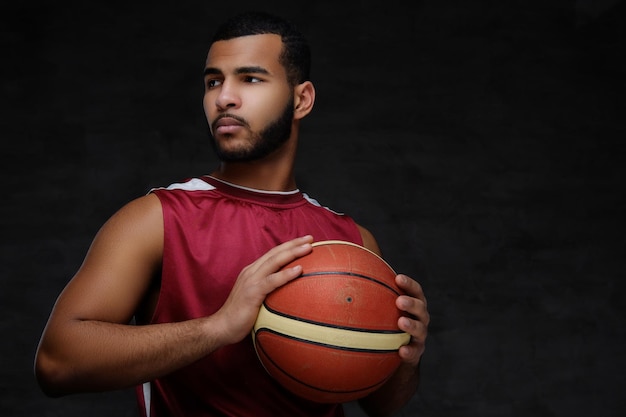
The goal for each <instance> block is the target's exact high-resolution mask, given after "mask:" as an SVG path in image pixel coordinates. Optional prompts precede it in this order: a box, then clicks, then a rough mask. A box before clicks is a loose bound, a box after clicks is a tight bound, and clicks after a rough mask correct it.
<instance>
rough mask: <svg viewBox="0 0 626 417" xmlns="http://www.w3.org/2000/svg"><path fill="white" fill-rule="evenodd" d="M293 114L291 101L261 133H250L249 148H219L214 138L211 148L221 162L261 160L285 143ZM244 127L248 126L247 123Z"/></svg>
mask: <svg viewBox="0 0 626 417" xmlns="http://www.w3.org/2000/svg"><path fill="white" fill-rule="evenodd" d="M293 113H294V109H293V99H291V100H289V103H287V106H285V108H284V110H283V112H282V114H281V115H280V116H279V117H278V118H277V119H276V120H274V121H273V122H271V123H270V124H269V125H267V126H266V127H265V128H264V129H263V130H262V131H261V132H258V133H256V132H251V133H250V137H249V146H246V147H239V148H238V149H225V148H224V147H222V146H220V144H219V142H218V141H217V140H216V139H215V137H214V136H213V137H212V140H211V146H212V147H213V150H214V151H215V154H216V155H217V157H218V158H219V160H220V161H223V162H249V161H256V160H259V159H262V158H264V157H266V156H268V155H269V154H271V153H272V152H274V151H275V150H276V149H278V148H280V147H281V146H282V145H283V144H284V143H285V142H287V140H288V139H289V136H290V135H291V122H292V121H293ZM244 122H245V121H244ZM246 126H248V124H247V123H246Z"/></svg>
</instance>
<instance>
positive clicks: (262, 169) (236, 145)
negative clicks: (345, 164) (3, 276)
mask: <svg viewBox="0 0 626 417" xmlns="http://www.w3.org/2000/svg"><path fill="white" fill-rule="evenodd" d="M281 46H282V44H281V40H280V37H279V36H277V35H271V34H264V35H254V36H246V37H241V38H235V39H232V40H227V41H218V42H216V43H214V44H213V45H212V46H211V49H210V51H209V53H208V56H207V61H206V75H205V95H204V100H203V106H204V111H205V115H206V118H207V121H208V123H209V126H210V129H211V133H212V135H213V139H214V146H215V147H216V149H218V150H219V151H221V152H225V153H227V154H246V153H248V152H249V151H250V149H255V148H257V147H258V146H257V145H258V144H259V142H260V141H263V140H264V138H263V136H262V135H261V134H260V132H263V131H265V130H267V128H268V126H269V125H271V124H272V123H273V122H275V121H277V120H280V117H281V115H282V116H284V115H285V108H286V106H287V105H291V106H293V115H292V117H291V123H290V129H289V128H288V129H287V130H286V132H287V133H288V134H287V136H286V137H285V138H284V141H282V142H280V141H279V142H280V143H278V144H276V145H275V146H274V147H273V148H272V150H271V151H269V152H266V153H265V154H264V155H263V156H262V157H260V158H257V159H254V160H245V161H244V160H236V159H234V160H228V161H226V160H224V161H222V162H221V163H220V164H219V166H218V167H217V169H216V170H215V171H214V172H213V173H212V174H211V175H213V176H215V177H217V178H220V179H222V180H225V181H228V182H231V183H236V184H239V185H242V186H245V187H251V188H256V189H260V190H269V191H289V190H293V189H295V188H297V187H296V181H295V178H294V161H295V155H296V149H297V141H298V129H299V124H300V121H301V120H302V119H303V118H304V117H305V116H306V115H308V114H309V113H310V111H311V110H312V108H313V104H314V102H315V88H314V87H313V84H312V83H311V82H309V81H306V82H304V83H302V84H299V85H296V86H295V87H292V86H290V85H289V84H288V83H287V78H286V73H285V70H284V68H283V67H282V66H281V65H280V64H279V61H278V56H279V52H280V50H281ZM283 131H284V129H283ZM358 227H359V230H360V231H361V235H362V236H363V242H364V246H365V247H367V248H369V249H371V250H373V251H374V252H376V253H378V254H380V249H379V247H378V244H377V243H376V240H375V239H374V237H373V236H372V234H371V233H370V232H369V231H368V230H366V229H365V228H363V227H361V226H358ZM312 242H313V238H312V237H311V236H303V237H299V238H296V239H293V240H291V241H288V242H285V243H283V244H281V245H278V246H276V247H274V248H273V249H271V250H269V251H268V252H267V253H266V254H264V255H263V256H261V257H260V258H259V259H257V260H256V261H255V262H254V263H252V264H250V265H248V266H247V267H246V268H244V269H243V270H242V271H241V273H240V274H239V276H238V278H237V280H236V282H235V284H234V286H233V289H232V291H231V293H230V295H229V297H228V299H227V300H226V302H225V303H224V305H223V306H222V307H221V308H220V309H219V310H218V311H217V312H216V313H215V314H213V315H211V316H208V317H202V318H197V319H193V320H188V321H184V322H178V323H166V324H150V325H141V326H135V325H129V322H130V321H131V319H132V318H133V317H134V316H135V317H137V319H138V321H139V322H140V324H141V323H142V322H144V321H146V319H147V318H149V317H150V316H151V313H152V311H153V308H154V302H155V300H156V298H157V297H158V291H159V288H158V280H157V277H158V274H159V272H160V265H161V259H162V254H163V217H162V210H161V205H160V202H159V200H158V198H157V197H156V196H154V195H152V194H149V195H146V196H143V197H140V198H138V199H136V200H133V201H131V202H130V203H128V204H127V205H125V206H124V207H122V208H121V209H120V210H119V211H118V212H117V213H115V214H114V215H113V216H112V217H111V218H110V219H109V220H108V221H107V222H106V223H105V224H104V225H103V226H102V228H101V229H100V231H99V232H98V233H97V235H96V236H95V238H94V240H93V242H92V245H91V247H90V249H89V251H88V253H87V255H86V257H85V260H84V262H83V264H82V265H81V267H80V268H79V270H78V271H77V272H76V274H75V275H74V277H73V278H72V279H71V280H70V282H69V283H68V285H67V286H66V288H65V289H64V290H63V291H62V293H61V294H60V296H59V298H58V300H57V302H56V304H55V306H54V308H53V310H52V313H51V315H50V318H49V321H48V324H47V326H46V328H45V330H44V332H43V335H42V338H41V341H40V344H39V347H38V350H37V354H36V358H35V374H36V377H37V380H38V382H39V384H40V386H41V388H42V390H43V391H44V392H45V393H46V394H47V395H50V396H62V395H66V394H70V393H77V392H87V391H103V390H114V389H122V388H126V387H131V386H135V385H137V384H141V383H143V382H146V381H149V380H152V379H154V378H158V377H160V376H163V375H166V374H168V373H170V372H172V371H174V370H177V369H179V368H181V367H184V366H186V365H189V364H191V363H193V362H195V361H197V360H198V359H200V358H202V357H204V356H206V355H207V354H209V353H211V352H213V351H214V350H216V349H218V348H220V347H221V346H225V345H228V344H232V343H236V342H239V341H241V340H242V339H244V338H245V337H247V336H248V335H249V334H250V331H251V329H252V326H253V324H254V321H255V319H256V316H257V313H258V311H259V308H260V306H261V304H262V302H263V300H264V298H265V296H266V295H267V294H269V293H270V292H271V291H273V290H274V289H276V288H278V287H279V286H281V285H283V284H285V283H287V282H288V281H290V280H292V279H294V278H296V277H297V276H298V275H299V274H300V272H301V268H300V267H299V266H296V267H294V268H292V269H288V270H283V271H280V268H282V267H283V266H284V265H286V264H288V263H290V262H292V261H293V260H294V259H297V258H298V257H301V256H303V255H306V254H307V253H309V252H310V251H311V243H312ZM396 282H397V284H398V285H399V286H400V288H402V289H403V290H404V291H405V292H406V295H402V296H399V297H398V298H397V300H396V305H397V306H398V308H400V309H401V310H403V311H405V312H406V313H407V316H408V317H403V318H401V319H399V321H398V327H399V328H400V329H401V330H403V331H405V332H407V333H409V334H410V335H411V341H410V343H409V344H408V345H406V346H403V347H401V348H400V350H399V355H400V357H401V358H402V361H403V362H402V365H401V366H400V368H399V369H398V371H397V372H396V373H395V374H394V375H393V376H392V378H391V379H390V380H389V381H388V382H387V383H386V384H385V385H384V386H383V387H382V388H381V389H379V390H378V391H376V392H374V393H373V394H371V395H370V396H368V397H366V398H364V399H362V400H361V401H360V403H361V405H362V407H363V409H364V410H365V411H366V412H367V413H368V415H370V416H383V415H390V414H392V413H393V412H395V411H396V410H398V409H399V408H400V407H402V406H403V405H404V404H406V402H407V401H408V400H409V399H410V398H411V396H412V395H413V394H414V392H415V390H416V389H417V385H418V382H419V375H418V364H419V361H420V358H421V356H422V353H423V352H424V344H425V340H426V336H427V328H428V323H429V314H428V311H427V306H426V298H425V296H424V293H423V291H422V288H421V286H420V285H419V283H417V282H416V281H414V280H413V279H410V278H409V277H407V276H405V275H398V276H397V277H396ZM157 358H158V360H157Z"/></svg>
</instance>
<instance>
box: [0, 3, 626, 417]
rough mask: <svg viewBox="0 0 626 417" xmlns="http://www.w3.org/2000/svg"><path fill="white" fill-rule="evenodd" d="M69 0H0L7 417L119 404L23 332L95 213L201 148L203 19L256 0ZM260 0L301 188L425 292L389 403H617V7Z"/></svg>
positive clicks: (1, 408) (101, 215)
mask: <svg viewBox="0 0 626 417" xmlns="http://www.w3.org/2000/svg"><path fill="white" fill-rule="evenodd" d="M73 3H74V4H72V2H64V3H63V4H59V3H52V2H51V3H49V4H43V3H42V4H41V5H37V4H34V3H32V2H31V3H28V4H21V5H20V4H18V3H17V2H14V4H13V5H2V6H0V8H1V9H0V24H1V25H0V27H1V28H2V35H1V38H0V42H1V45H2V51H3V52H2V62H3V64H2V66H1V70H0V71H2V72H1V73H0V74H1V78H0V86H1V87H0V88H1V95H0V106H1V107H0V110H1V116H0V136H1V137H2V144H1V145H0V146H1V151H2V153H1V160H0V162H1V166H0V173H1V177H0V180H1V184H2V186H3V190H4V192H3V200H2V203H1V206H0V210H1V212H0V226H1V230H2V232H1V237H0V239H1V240H0V244H1V245H2V246H1V251H0V274H1V275H0V284H1V285H0V308H2V313H3V314H2V316H1V318H0V331H1V332H2V334H4V337H2V338H1V341H0V364H1V366H0V375H1V377H0V415H3V416H34V415H37V416H83V415H90V416H92V417H97V416H112V415H115V416H133V415H135V411H134V403H133V399H132V396H131V395H130V393H129V392H120V393H103V394H93V395H92V394H90V395H77V396H70V397H67V398H62V399H55V400H53V399H48V398H46V397H44V396H43V395H42V394H41V393H40V392H39V391H38V389H37V387H36V385H35V382H34V379H33V377H32V370H31V368H32V359H33V355H34V350H35V348H36V344H37V341H38V338H39V335H40V333H41V331H42V329H43V326H44V325H45V321H46V319H47V316H48V314H49V312H50V309H51V308H52V306H53V303H54V300H55V298H56V296H57V295H58V293H59V291H60V290H61V289H62V288H63V286H64V285H65V283H66V282H67V280H68V279H69V278H70V277H71V275H72V273H73V272H74V271H75V270H76V269H77V267H78V266H79V265H80V262H81V260H82V257H83V256H84V254H85V251H86V250H87V247H88V245H89V242H90V241H91V239H92V237H93V235H94V234H95V233H96V231H97V229H98V228H99V226H100V225H101V224H102V223H103V222H104V221H105V220H106V219H107V218H108V217H109V216H110V215H111V214H112V213H113V212H114V211H115V210H116V209H117V208H119V207H120V206H121V205H122V204H124V203H125V202H127V201H129V200H130V199H132V198H135V197H137V196H139V195H142V194H143V193H145V192H146V191H147V190H148V189H149V188H150V187H152V186H156V185H166V184H168V183H170V182H173V181H176V180H179V179H182V178H185V177H188V176H192V175H200V174H204V173H207V172H208V171H210V170H211V169H212V168H213V167H214V166H215V159H214V157H213V155H212V154H211V151H210V148H209V146H208V144H207V143H208V142H207V128H206V125H205V121H204V119H203V113H202V108H201V97H202V81H201V70H202V65H203V62H204V56H205V54H206V51H207V38H208V36H209V34H210V33H211V32H212V30H213V27H214V25H215V24H216V23H217V22H219V21H221V20H222V18H223V17H224V16H225V15H229V14H231V13H232V12H234V11H236V10H238V9H243V8H247V6H249V5H252V6H255V5H258V4H259V3H258V2H250V1H239V2H226V3H220V2H208V1H205V2H200V1H187V2H178V3H176V4H174V3H173V2H171V3H170V2H168V3H167V4H166V3H165V2H160V3H158V4H150V5H149V6H140V5H138V4H136V2H125V3H123V2H111V1H101V0H92V1H89V2H77V1H76V2H73ZM116 3H119V4H117V5H116ZM213 3H217V4H213ZM277 3H278V2H274V4H275V6H271V7H269V8H268V9H269V10H272V11H277V12H280V13H282V14H284V15H286V16H289V17H292V18H293V19H294V20H295V21H296V22H297V23H299V25H300V26H301V27H302V28H303V29H304V31H305V32H307V33H308V34H309V35H310V38H311V40H312V44H313V52H314V71H313V77H314V81H315V83H316V87H317V92H318V99H317V104H316V108H315V110H314V112H313V114H311V115H310V116H309V118H308V119H306V121H305V122H304V125H303V132H302V141H301V142H302V143H301V149H302V151H301V153H300V154H299V166H298V177H299V183H300V188H302V189H303V190H304V191H306V192H308V193H309V194H310V195H312V196H313V197H316V198H317V199H318V200H319V201H320V202H321V203H322V204H324V205H327V206H330V207H332V208H334V209H336V210H339V211H345V212H348V213H350V214H352V215H353V217H355V218H356V220H357V221H359V222H360V223H362V224H364V225H366V226H367V227H369V228H370V229H371V230H372V231H373V232H374V233H375V235H376V236H377V237H378V239H379V243H380V244H381V246H382V248H383V251H384V254H385V257H386V258H387V259H388V261H389V262H390V263H391V264H392V265H394V266H395V267H396V269H397V270H399V271H402V272H406V273H408V274H410V275H412V276H413V277H415V278H416V279H418V280H419V281H420V282H421V283H422V284H423V286H424V288H425V291H426V294H427V297H428V300H429V306H430V312H431V315H432V325H431V328H430V336H429V339H428V346H427V352H426V354H425V356H424V359H423V366H422V375H423V382H422V384H421V387H420V390H419V393H418V395H416V396H415V398H414V399H413V401H412V402H411V403H410V404H409V405H408V406H407V407H406V408H405V410H404V411H403V412H402V413H401V415H404V416H418V415H420V416H447V417H453V416H494V417H495V416H497V417H501V416H562V415H569V416H587V415H597V416H618V415H620V416H621V415H623V413H624V412H625V411H626V402H625V401H624V400H623V395H622V391H623V387H624V384H625V383H626V378H625V377H624V374H623V372H622V371H623V370H624V369H625V368H626V367H625V365H626V354H625V353H624V343H625V342H626V340H625V339H626V338H625V332H626V331H625V330H624V325H625V324H626V323H625V310H624V307H623V303H622V299H623V295H622V292H621V290H622V289H623V287H624V286H623V285H621V282H622V280H623V279H624V275H625V272H624V271H625V268H624V266H625V262H624V259H623V258H624V254H625V253H626V251H625V243H624V235H623V233H624V212H625V209H626V207H625V199H624V197H625V196H624V194H625V191H624V186H623V184H622V182H621V179H622V178H623V177H624V174H625V172H624V171H625V169H624V166H623V161H622V160H623V158H624V151H625V148H626V147H625V146H624V144H623V141H624V138H625V137H626V122H625V117H624V114H626V112H625V111H624V110H625V108H624V107H625V106H624V93H625V92H626V91H625V87H626V86H625V76H626V64H625V62H624V52H623V51H624V47H625V43H624V26H623V22H624V21H625V20H624V19H625V17H626V15H625V7H624V2H620V1H605V2H586V1H579V2H573V1H564V0H563V1H538V0H530V1H512V2H491V1H473V2H469V1H454V0H440V1H421V2H415V3H413V5H412V6H409V5H405V4H404V3H405V2H400V1H395V0H392V1H386V2H364V1H361V2H339V1H333V2H328V1H307V2H287V1H282V2H280V5H278V4H277ZM146 4H149V3H146ZM235 5H236V6H235ZM348 414H349V415H351V416H358V415H361V414H360V413H359V412H358V411H357V410H356V409H354V408H353V407H350V408H349V413H348Z"/></svg>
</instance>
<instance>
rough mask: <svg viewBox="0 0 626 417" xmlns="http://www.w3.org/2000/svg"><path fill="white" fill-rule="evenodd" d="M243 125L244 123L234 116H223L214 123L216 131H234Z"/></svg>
mask: <svg viewBox="0 0 626 417" xmlns="http://www.w3.org/2000/svg"><path fill="white" fill-rule="evenodd" d="M242 126H243V123H241V122H240V121H239V120H237V119H234V118H232V117H222V118H220V119H217V120H216V121H215V123H214V127H215V132H216V133H233V132H234V131H236V130H237V129H239V128H241V127H242Z"/></svg>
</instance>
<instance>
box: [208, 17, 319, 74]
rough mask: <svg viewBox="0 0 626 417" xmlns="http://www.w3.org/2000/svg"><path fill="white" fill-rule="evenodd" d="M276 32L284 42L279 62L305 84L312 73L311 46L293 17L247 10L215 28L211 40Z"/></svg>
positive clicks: (288, 72)
mask: <svg viewBox="0 0 626 417" xmlns="http://www.w3.org/2000/svg"><path fill="white" fill-rule="evenodd" d="M262 34H275V35H279V36H280V38H281V40H282V42H283V49H282V52H281V54H280V57H279V62H280V63H281V65H282V66H284V67H285V70H286V72H287V80H288V81H289V83H291V84H292V85H297V84H301V83H303V82H305V81H308V80H310V77H311V74H310V73H311V47H310V46H309V42H308V40H307V39H306V38H305V36H304V35H303V34H302V33H301V32H300V31H299V30H298V29H297V28H296V27H295V25H294V24H293V23H291V22H290V21H288V20H286V19H284V18H282V17H279V16H276V15H272V14H270V13H266V12H261V11H247V12H243V13H239V14H237V15H235V16H232V17H231V18H229V19H228V20H226V21H225V22H224V23H222V24H221V25H220V26H218V28H217V30H216V31H215V33H214V35H213V38H212V40H211V44H213V42H216V41H224V40H229V39H233V38H238V37H241V36H250V35H262Z"/></svg>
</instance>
